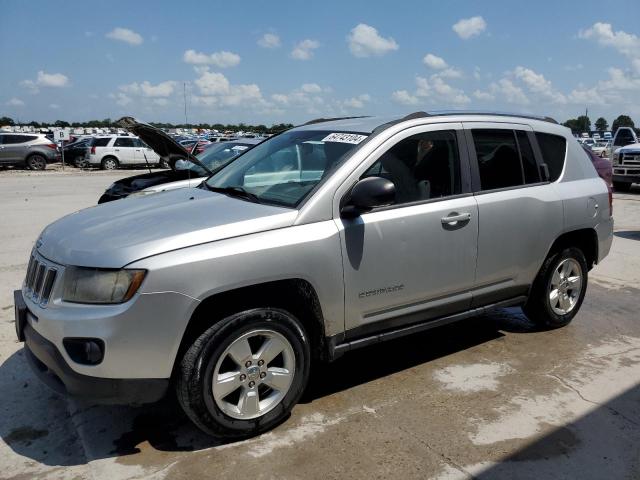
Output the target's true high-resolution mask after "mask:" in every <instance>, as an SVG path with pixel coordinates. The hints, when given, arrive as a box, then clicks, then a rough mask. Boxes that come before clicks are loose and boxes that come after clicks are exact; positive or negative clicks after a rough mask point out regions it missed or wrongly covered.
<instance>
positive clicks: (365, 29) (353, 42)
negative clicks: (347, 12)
mask: <svg viewBox="0 0 640 480" xmlns="http://www.w3.org/2000/svg"><path fill="white" fill-rule="evenodd" d="M347 41H348V42H349V50H350V51H351V53H352V54H353V55H354V56H356V57H372V56H378V57H379V56H381V55H384V54H386V53H389V52H392V51H394V50H398V44H397V43H396V41H395V40H394V39H393V38H391V37H388V38H384V37H382V36H380V34H379V33H378V30H376V29H375V28H374V27H372V26H370V25H366V24H364V23H360V24H358V25H356V26H355V27H354V28H353V29H352V30H351V33H350V34H349V35H348V36H347Z"/></svg>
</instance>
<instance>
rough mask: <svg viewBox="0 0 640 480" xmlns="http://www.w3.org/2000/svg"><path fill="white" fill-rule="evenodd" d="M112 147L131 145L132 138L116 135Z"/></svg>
mask: <svg viewBox="0 0 640 480" xmlns="http://www.w3.org/2000/svg"><path fill="white" fill-rule="evenodd" d="M113 146H114V147H133V138H127V137H118V138H116V141H115V143H114V144H113Z"/></svg>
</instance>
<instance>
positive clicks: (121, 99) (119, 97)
mask: <svg viewBox="0 0 640 480" xmlns="http://www.w3.org/2000/svg"><path fill="white" fill-rule="evenodd" d="M109 98H111V99H112V100H115V102H116V104H117V105H120V106H121V107H124V106H126V105H129V104H130V103H131V102H132V99H131V97H130V96H129V95H127V94H126V93H122V92H118V93H110V94H109Z"/></svg>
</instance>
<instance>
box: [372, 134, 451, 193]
mask: <svg viewBox="0 0 640 480" xmlns="http://www.w3.org/2000/svg"><path fill="white" fill-rule="evenodd" d="M366 177H382V178H386V179H387V180H390V181H391V182H392V183H393V184H394V185H395V187H396V201H395V203H396V204H404V203H411V202H419V201H424V200H429V199H433V198H442V197H448V196H451V195H457V194H459V193H461V191H462V190H461V186H460V185H461V180H460V157H459V155H458V142H457V138H456V132H455V130H442V131H437V132H425V133H419V134H417V135H413V136H411V137H409V138H405V139H404V140H401V141H400V142H398V143H396V144H395V145H394V146H393V147H391V148H390V149H389V150H387V152H385V153H384V154H383V155H382V156H381V157H380V158H379V159H378V160H377V161H376V162H375V163H374V164H373V165H372V166H371V167H370V168H369V169H368V170H367V171H366V172H365V174H364V175H363V176H362V177H361V178H366Z"/></svg>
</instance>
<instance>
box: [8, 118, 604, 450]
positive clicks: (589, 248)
mask: <svg viewBox="0 0 640 480" xmlns="http://www.w3.org/2000/svg"><path fill="white" fill-rule="evenodd" d="M612 229H613V219H612V217H611V203H610V197H609V196H608V191H607V185H606V184H605V182H604V181H603V180H602V179H601V178H599V177H598V175H597V173H596V171H595V170H594V167H593V165H592V164H591V161H590V160H589V158H588V157H587V155H586V153H585V152H584V150H583V149H582V148H581V147H580V145H579V144H578V143H577V142H576V140H575V139H574V138H573V137H572V135H571V132H570V131H569V130H568V129H566V128H564V127H562V126H560V125H558V124H557V123H556V122H555V121H553V120H551V119H545V118H532V117H523V116H517V115H497V114H463V113H459V112H457V113H450V114H447V113H437V114H427V113H424V112H417V113H415V114H411V115H408V116H406V117H403V118H386V119H380V118H347V119H333V120H331V121H325V120H317V121H312V122H309V123H307V124H305V125H303V126H300V127H297V128H293V129H291V130H288V131H286V132H284V133H281V134H279V135H276V136H273V137H271V138H270V139H269V140H266V141H265V142H263V143H261V144H259V145H257V146H256V147H254V148H252V149H250V150H247V151H246V152H245V153H243V154H242V155H240V156H239V157H237V158H236V160H235V161H233V162H232V163H231V164H229V165H228V166H226V167H224V168H223V169H222V170H220V171H219V172H217V173H215V174H214V175H212V176H211V177H210V178H209V179H208V180H206V181H205V182H204V183H203V184H202V185H201V186H200V187H198V188H186V189H179V190H173V191H167V192H162V193H157V194H151V195H145V196H137V197H128V198H126V199H124V200H120V201H118V202H109V203H106V204H104V205H100V206H98V207H93V208H89V209H86V210H83V211H80V212H77V213H75V214H73V215H69V216H67V217H64V218H62V219H61V220H58V221H57V222H55V223H53V224H51V225H49V226H48V227H47V228H46V229H45V230H44V231H43V232H42V234H41V236H40V237H39V238H38V240H37V242H36V245H35V247H34V249H33V253H32V255H31V258H30V261H29V266H28V271H27V274H26V279H25V282H24V284H23V286H22V290H19V291H16V292H15V294H14V296H15V305H16V328H17V334H18V337H19V338H20V339H21V340H24V341H25V350H26V354H27V357H28V359H29V360H30V363H31V364H32V365H33V367H34V369H35V371H36V372H37V373H38V374H39V375H40V377H41V378H42V379H43V380H44V381H45V382H47V383H48V384H49V385H52V386H53V387H54V388H56V389H57V390H59V391H63V392H66V393H68V394H70V395H77V396H88V397H93V398H98V399H99V400H101V401H106V402H136V403H141V402H149V401H154V400H157V399H159V398H161V397H162V396H163V395H164V394H165V393H166V392H167V390H168V389H169V387H170V386H171V387H173V388H175V391H176V392H177V396H178V399H179V401H180V403H181V405H182V407H183V408H184V410H185V412H186V413H187V415H188V416H189V417H190V418H191V419H192V420H193V422H194V423H195V424H196V425H198V426H199V427H200V428H201V429H202V430H204V431H205V432H207V433H209V434H212V435H215V436H218V437H225V438H241V437H247V436H252V435H255V434H258V433H260V432H264V431H266V430H268V429H270V428H272V427H273V426H274V425H276V424H278V423H279V422H280V421H282V420H283V419H284V418H286V416H287V415H288V414H289V412H290V411H291V409H292V408H293V406H294V405H295V404H296V402H297V401H298V399H299V398H300V396H301V394H302V392H303V390H304V389H305V386H306V383H307V380H308V376H309V368H310V365H311V363H312V362H314V361H318V360H332V359H335V358H337V357H338V356H340V355H342V354H344V353H346V352H348V351H350V350H352V349H356V348H359V347H363V346H366V345H371V344H373V343H377V342H380V341H382V340H386V339H391V338H397V337H399V336H402V335H407V334H411V333H414V332H418V331H421V330H426V329H429V328H433V327H436V326H439V325H443V324H445V323H449V322H454V321H457V320H460V319H463V318H467V317H470V316H474V315H478V314H479V313H481V312H485V311H487V310H490V309H492V308H496V307H505V306H522V307H523V309H524V311H525V313H526V314H527V315H528V317H529V318H530V319H531V321H533V322H535V323H537V324H539V325H541V326H544V327H548V328H556V327H561V326H564V325H566V324H568V323H569V322H570V321H571V320H572V319H573V318H574V316H575V315H576V314H577V312H578V310H579V308H580V306H581V304H582V301H583V298H584V295H585V292H586V288H587V277H588V272H589V270H590V269H591V268H592V267H593V266H594V264H596V263H598V262H600V261H602V259H603V258H604V257H605V256H606V255H607V253H608V252H609V249H610V246H611V241H612Z"/></svg>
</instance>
